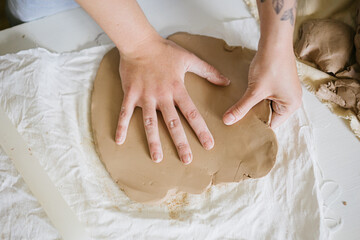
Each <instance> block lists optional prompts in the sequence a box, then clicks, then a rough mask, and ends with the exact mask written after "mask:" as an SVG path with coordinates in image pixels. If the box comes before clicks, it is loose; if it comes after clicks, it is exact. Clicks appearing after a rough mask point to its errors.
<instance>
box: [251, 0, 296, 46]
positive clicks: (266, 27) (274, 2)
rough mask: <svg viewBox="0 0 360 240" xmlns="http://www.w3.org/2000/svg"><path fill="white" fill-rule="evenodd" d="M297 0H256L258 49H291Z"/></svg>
mask: <svg viewBox="0 0 360 240" xmlns="http://www.w3.org/2000/svg"><path fill="white" fill-rule="evenodd" d="M296 1H297V0H257V5H258V10H259V16H260V32H261V37H260V41H259V49H263V48H265V49H268V48H272V49H281V50H282V51H289V50H291V51H293V32H294V24H295V17H296Z"/></svg>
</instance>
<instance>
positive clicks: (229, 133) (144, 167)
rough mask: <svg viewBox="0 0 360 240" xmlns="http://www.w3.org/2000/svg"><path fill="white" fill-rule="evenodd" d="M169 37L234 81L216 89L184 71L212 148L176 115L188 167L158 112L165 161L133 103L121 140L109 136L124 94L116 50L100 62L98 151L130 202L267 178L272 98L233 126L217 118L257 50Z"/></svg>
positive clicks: (239, 91)
mask: <svg viewBox="0 0 360 240" xmlns="http://www.w3.org/2000/svg"><path fill="white" fill-rule="evenodd" d="M170 39H171V40H172V41H174V42H176V43H177V44H179V45H180V46H182V47H184V48H185V49H188V50H189V51H191V52H193V53H195V54H196V55H198V56H199V57H200V58H202V59H204V60H205V61H207V62H209V63H210V64H212V65H214V66H215V67H216V68H217V69H219V70H220V71H221V72H222V73H223V74H224V75H225V76H227V77H229V79H230V80H231V81H232V83H231V84H230V86H228V87H219V86H215V85H213V84H211V83H209V82H208V81H206V80H204V79H202V78H200V77H198V76H197V75H194V74H191V73H187V74H186V76H185V85H186V88H187V90H188V92H189V94H190V96H191V98H192V100H193V101H194V103H195V105H196V106H197V108H198V109H199V111H200V113H201V114H202V116H203V117H204V119H205V121H206V123H207V125H208V127H209V129H210V131H211V132H212V134H213V136H214V139H215V147H214V148H213V149H212V150H210V151H207V150H205V149H203V147H202V146H201V144H200V142H199V141H198V139H197V138H196V136H195V134H194V133H193V131H192V130H191V128H190V127H189V125H188V124H187V122H186V120H185V119H184V118H183V117H182V115H181V114H179V115H180V116H181V121H182V124H183V126H184V129H185V132H186V136H187V137H188V140H189V144H190V146H191V149H192V151H193V156H194V157H193V162H192V163H191V164H190V165H184V164H183V163H182V162H181V161H180V160H179V158H178V155H177V152H176V149H175V146H174V144H173V142H172V140H171V137H170V135H169V133H168V131H167V129H166V126H165V124H164V122H163V120H162V117H161V114H160V113H158V117H159V132H160V138H161V142H162V147H163V152H164V159H163V161H162V162H160V163H154V162H153V161H151V158H150V154H149V151H148V147H147V142H146V136H145V132H144V127H143V119H142V114H141V109H139V108H137V109H135V112H134V115H133V117H132V119H131V123H130V126H129V130H128V134H127V139H126V141H125V143H124V144H123V145H121V146H118V145H116V143H115V141H114V138H115V136H114V135H115V130H116V126H117V120H118V114H119V111H120V107H121V101H122V97H123V92H122V89H121V80H120V77H119V70H118V68H119V53H118V51H117V49H113V50H111V51H110V52H108V53H107V54H106V55H105V56H104V58H103V60H102V62H101V64H100V67H99V70H98V73H97V76H96V79H95V82H94V89H93V93H92V104H91V120H92V128H93V136H94V141H95V145H96V149H97V152H98V154H99V156H100V159H101V161H102V162H103V164H104V165H105V167H106V169H107V171H108V172H109V173H110V175H111V177H112V178H113V180H114V181H115V182H116V183H117V184H118V185H119V187H120V188H121V189H122V190H123V191H124V192H125V194H126V195H127V196H128V197H130V198H131V199H132V200H134V201H137V202H142V203H155V202H161V201H163V200H165V199H166V197H167V196H169V195H170V194H174V193H177V192H187V193H192V194H199V193H202V192H204V191H205V190H206V189H207V188H209V187H210V186H211V184H220V183H227V182H238V181H241V180H244V179H248V178H259V177H262V176H265V175H266V174H267V173H268V172H269V171H270V170H271V168H272V167H273V165H274V163H275V160H276V154H277V141H276V137H275V134H274V132H273V131H272V130H271V128H269V126H268V124H269V121H270V119H271V108H270V103H269V101H262V102H260V103H259V104H258V105H256V106H255V107H254V108H253V109H252V110H251V111H250V112H249V113H248V114H247V115H246V117H245V118H244V119H242V120H241V121H240V122H238V123H237V124H235V125H233V126H226V125H224V123H223V122H222V115H223V113H224V112H225V111H226V110H227V109H228V108H229V107H230V106H231V105H233V104H234V103H235V102H236V101H237V100H238V99H239V98H240V97H241V96H242V95H243V93H244V92H245V89H246V86H247V72H248V68H249V64H250V62H251V60H252V58H253V56H254V52H253V51H250V50H247V49H242V48H241V47H239V48H227V46H226V44H225V42H224V41H223V40H219V39H215V38H210V37H205V36H197V35H190V34H186V33H177V34H174V35H172V36H170ZM154 61H156V59H154Z"/></svg>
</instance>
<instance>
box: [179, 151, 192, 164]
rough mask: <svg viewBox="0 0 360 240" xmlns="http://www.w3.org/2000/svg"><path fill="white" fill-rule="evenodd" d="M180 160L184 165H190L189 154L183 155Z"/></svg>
mask: <svg viewBox="0 0 360 240" xmlns="http://www.w3.org/2000/svg"><path fill="white" fill-rule="evenodd" d="M181 160H182V161H183V163H184V164H186V165H187V164H189V163H191V154H190V153H189V154H185V155H183V156H182V158H181Z"/></svg>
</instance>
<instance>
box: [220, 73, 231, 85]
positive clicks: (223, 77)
mask: <svg viewBox="0 0 360 240" xmlns="http://www.w3.org/2000/svg"><path fill="white" fill-rule="evenodd" d="M220 77H221V78H222V79H224V80H225V81H226V85H229V84H230V79H228V78H227V77H225V76H224V75H222V74H221V75H220Z"/></svg>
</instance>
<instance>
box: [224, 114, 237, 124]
mask: <svg viewBox="0 0 360 240" xmlns="http://www.w3.org/2000/svg"><path fill="white" fill-rule="evenodd" d="M234 121H235V116H234V115H233V114H232V113H227V114H226V115H225V116H224V123H225V124H226V125H230V124H232V123H233V122H234Z"/></svg>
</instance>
